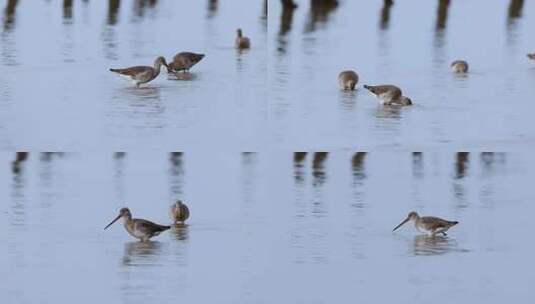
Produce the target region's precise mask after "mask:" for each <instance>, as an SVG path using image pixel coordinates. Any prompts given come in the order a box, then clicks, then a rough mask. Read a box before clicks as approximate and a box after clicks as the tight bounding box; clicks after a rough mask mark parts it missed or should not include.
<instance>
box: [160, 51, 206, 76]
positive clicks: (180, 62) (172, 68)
mask: <svg viewBox="0 0 535 304" xmlns="http://www.w3.org/2000/svg"><path fill="white" fill-rule="evenodd" d="M203 58H204V54H196V53H190V52H182V53H178V54H176V55H175V57H173V61H171V62H170V63H169V64H168V65H167V72H169V73H177V72H180V71H184V72H189V69H190V68H191V67H192V66H194V65H196V64H197V63H198V62H199V61H201V60H202V59H203Z"/></svg>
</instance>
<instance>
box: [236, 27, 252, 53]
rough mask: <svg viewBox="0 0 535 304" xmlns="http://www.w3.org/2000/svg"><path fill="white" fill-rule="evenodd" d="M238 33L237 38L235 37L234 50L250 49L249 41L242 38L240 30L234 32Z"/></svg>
mask: <svg viewBox="0 0 535 304" xmlns="http://www.w3.org/2000/svg"><path fill="white" fill-rule="evenodd" d="M236 32H237V33H238V37H236V43H235V44H236V48H237V49H239V50H243V49H248V48H250V47H251V41H250V40H249V38H247V37H245V36H243V33H242V30H241V29H238V30H237V31H236Z"/></svg>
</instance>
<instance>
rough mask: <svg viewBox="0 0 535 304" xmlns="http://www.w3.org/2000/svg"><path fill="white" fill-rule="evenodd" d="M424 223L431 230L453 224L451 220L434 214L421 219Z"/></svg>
mask: <svg viewBox="0 0 535 304" xmlns="http://www.w3.org/2000/svg"><path fill="white" fill-rule="evenodd" d="M420 220H421V221H422V223H423V224H424V225H426V226H427V227H429V228H430V229H431V230H436V229H439V228H447V227H450V226H451V223H450V222H449V221H446V220H443V219H441V218H439V217H434V216H424V217H422V218H421V219H420Z"/></svg>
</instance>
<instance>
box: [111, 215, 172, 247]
mask: <svg viewBox="0 0 535 304" xmlns="http://www.w3.org/2000/svg"><path fill="white" fill-rule="evenodd" d="M120 218H123V225H124V228H125V229H126V231H127V232H128V233H129V234H130V235H131V236H133V237H135V238H137V239H139V240H140V241H142V242H146V241H148V240H149V239H150V238H152V237H154V236H157V235H159V234H160V233H161V232H163V231H165V230H167V229H170V228H171V226H163V225H158V224H156V223H153V222H151V221H147V220H144V219H133V218H132V213H130V210H129V209H128V208H121V210H120V211H119V215H118V216H117V217H116V218H115V219H114V220H113V221H111V223H109V224H108V225H107V226H106V227H105V228H104V230H106V229H107V228H108V227H110V226H111V225H112V224H113V223H115V222H116V221H117V220H118V219H120Z"/></svg>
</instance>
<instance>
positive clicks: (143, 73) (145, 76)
mask: <svg viewBox="0 0 535 304" xmlns="http://www.w3.org/2000/svg"><path fill="white" fill-rule="evenodd" d="M162 65H164V66H166V67H167V63H166V62H165V58H163V57H162V56H160V57H158V58H156V60H155V61H154V66H153V67H151V66H133V67H129V68H124V69H110V71H111V72H114V73H117V74H119V75H121V76H123V77H126V78H128V79H130V80H132V81H133V82H134V84H135V85H136V87H139V85H140V84H142V83H147V82H149V81H151V80H153V79H154V78H156V77H158V75H159V74H160V68H161V67H162Z"/></svg>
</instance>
